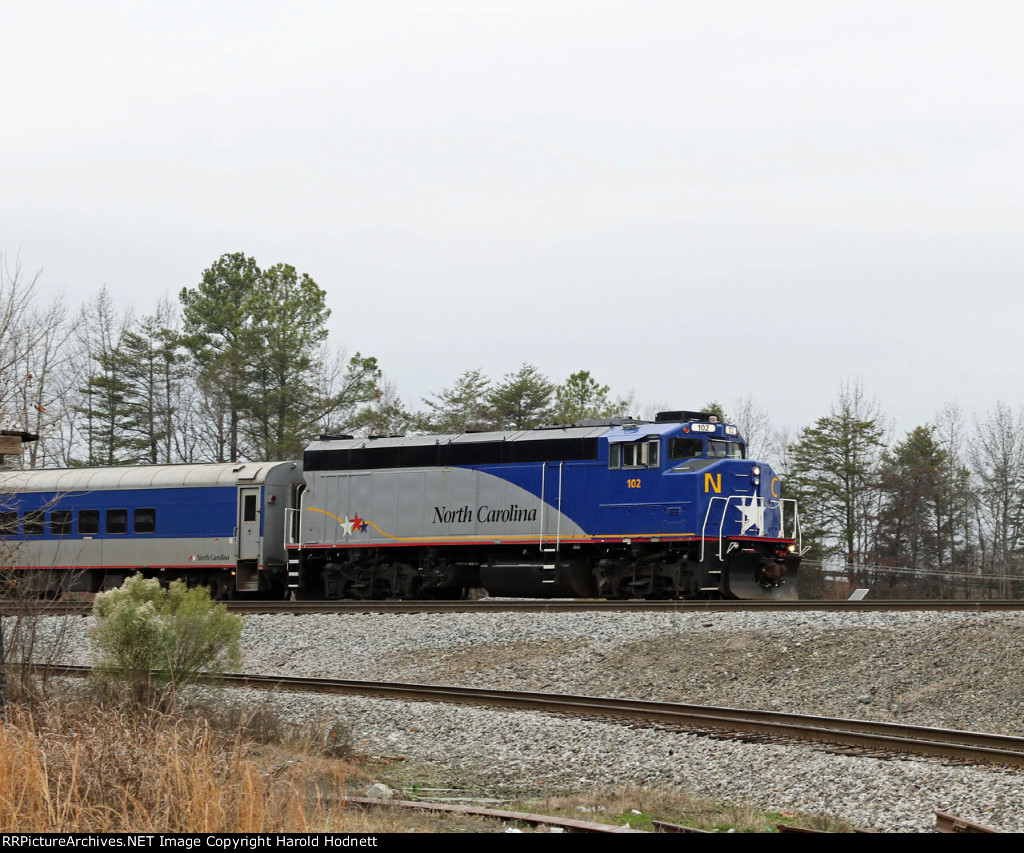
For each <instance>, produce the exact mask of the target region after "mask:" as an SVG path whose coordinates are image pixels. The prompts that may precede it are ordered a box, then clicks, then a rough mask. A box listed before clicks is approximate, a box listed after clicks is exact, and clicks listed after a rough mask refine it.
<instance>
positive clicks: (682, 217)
mask: <svg viewBox="0 0 1024 853" xmlns="http://www.w3.org/2000/svg"><path fill="white" fill-rule="evenodd" d="M1022 42H1024V5H1022V4H1021V3H1019V2H1005V3H1003V2H975V3H970V4H968V3H964V2H945V0H931V2H904V3H900V2H893V0H890V2H884V3H875V2H848V3H836V2H822V0H807V2H764V0H761V2H732V3H709V2H705V3H696V2H686V0H677V1H676V2H622V3H618V2H599V0H584V1H583V2H559V0H545V2H502V0H495V2H480V0H478V1H477V2H447V0H430V2H425V0H420V2H392V0H371V1H370V2H344V0H335V2H289V3H283V2H279V3H275V2H260V0H248V1H247V2H244V3H243V2H202V3H198V2H190V0H179V2H177V3H173V4H172V3H132V2H89V3H81V2H47V0H36V2H33V3H25V2H19V3H13V2H8V0H3V2H2V3H0V71H2V75H3V80H4V83H3V94H4V106H5V110H4V118H3V119H2V121H0V128H2V130H0V170H2V171H0V174H2V180H0V251H4V252H7V253H8V255H15V254H19V253H20V256H21V260H22V262H23V264H24V265H25V267H26V268H28V269H30V270H33V271H34V270H36V269H39V268H42V269H43V276H42V278H41V285H42V288H43V291H44V293H54V292H57V291H63V292H64V293H65V294H66V296H67V297H68V300H69V302H70V303H72V304H73V305H78V304H80V303H81V302H82V301H84V300H87V299H91V298H93V297H94V296H95V295H96V293H98V292H99V290H100V288H101V287H102V286H103V285H106V286H107V287H108V288H109V290H110V292H111V294H112V295H114V296H115V298H117V299H118V300H119V301H120V302H122V304H124V305H126V306H127V305H130V306H132V307H134V308H135V310H136V311H137V312H138V313H146V312H148V311H151V310H152V309H153V308H154V307H155V304H156V301H157V300H158V299H159V297H161V296H163V295H170V296H174V297H176V295H177V293H178V291H179V290H180V289H181V288H182V287H185V286H189V287H191V286H195V285H196V284H198V282H199V279H200V277H201V274H202V271H203V270H204V269H205V268H206V267H208V266H209V265H210V264H211V263H212V262H213V261H214V260H216V259H217V258H218V257H219V256H220V255H221V254H224V253H227V252H237V251H241V252H244V253H246V254H249V255H252V256H254V257H255V258H256V259H257V260H258V261H259V262H260V263H261V264H262V265H268V266H269V265H271V264H273V263H277V262H287V263H290V264H292V265H294V266H295V267H296V268H297V269H298V270H299V271H300V272H306V273H309V274H310V275H311V276H312V277H313V278H314V279H315V280H316V281H317V282H318V283H319V284H320V286H321V287H323V288H324V289H325V290H326V291H327V292H328V294H329V304H330V306H331V308H332V310H333V316H332V319H331V333H332V338H333V340H335V341H336V342H339V343H341V342H343V343H344V344H345V345H346V347H347V349H348V350H349V352H350V353H353V352H355V351H357V350H358V351H361V352H362V353H363V354H367V355H375V356H377V357H378V359H379V360H380V363H381V365H382V367H383V369H384V371H385V373H386V375H387V376H388V378H389V379H391V380H392V381H393V382H394V383H395V384H396V385H397V387H398V391H399V394H400V395H401V396H402V398H403V400H404V401H405V402H406V403H407V405H410V406H412V407H417V406H418V405H419V404H420V398H421V397H423V396H425V395H426V394H428V393H430V392H432V391H436V390H439V389H440V388H441V387H443V386H445V385H449V384H450V383H451V382H452V381H453V380H454V379H455V377H456V376H457V375H458V374H459V373H460V372H461V371H462V370H464V369H466V368H471V367H482V368H483V369H484V370H485V372H487V373H488V374H489V375H491V376H492V377H493V378H500V376H501V375H502V374H503V373H505V372H508V371H511V370H514V369H516V368H517V367H518V366H519V365H520V364H521V363H522V362H524V361H528V362H531V363H533V364H536V365H537V366H538V367H539V368H541V370H542V371H544V372H545V373H547V374H548V375H549V376H550V377H551V378H552V379H554V380H557V381H560V380H562V379H564V378H565V377H566V376H567V375H568V374H569V373H571V372H573V371H575V370H579V369H588V370H590V371H591V372H592V373H593V374H594V376H595V377H596V378H598V379H599V380H600V381H601V382H604V383H607V384H609V385H611V386H612V388H613V391H616V392H618V393H619V394H626V393H629V392H630V391H634V392H635V397H636V400H637V402H638V403H639V404H640V406H646V405H652V404H660V405H663V406H664V407H667V408H673V407H674V408H692V407H697V406H700V405H701V404H703V403H705V402H707V401H709V400H711V399H716V400H719V401H721V402H722V403H724V404H725V405H726V407H727V408H728V407H729V405H730V404H731V403H732V402H733V401H735V400H736V399H738V398H741V397H746V396H753V397H754V398H755V399H756V401H757V402H758V403H759V404H760V405H761V407H762V408H764V409H765V410H767V411H768V412H769V413H770V415H771V416H772V419H773V421H774V422H775V423H776V424H777V425H778V424H789V425H791V426H793V427H800V426H804V425H807V424H809V423H811V422H812V421H813V420H814V419H815V418H816V417H818V416H820V415H822V414H825V413H827V411H828V408H829V405H830V402H831V401H832V400H833V398H834V397H835V393H836V390H837V388H838V386H839V384H840V382H841V381H843V380H844V379H853V380H860V381H861V382H862V383H863V386H864V389H865V391H866V392H867V394H868V395H869V396H870V397H877V399H878V401H879V402H880V404H881V407H882V409H883V410H884V411H885V412H886V413H887V414H888V415H890V416H892V417H893V418H894V419H895V421H896V425H897V427H898V429H899V430H900V431H901V432H902V431H905V430H907V429H910V428H911V427H913V426H916V425H918V424H920V423H923V422H925V421H927V420H929V419H931V418H932V417H933V416H934V415H935V413H936V412H937V411H938V410H939V409H940V408H941V407H942V406H944V405H946V404H948V403H958V404H960V405H961V406H962V407H963V408H964V409H965V410H966V411H967V412H968V413H972V412H973V413H977V414H979V415H980V414H984V413H985V412H986V411H988V410H989V409H990V408H992V407H993V406H994V404H995V402H996V401H1003V402H1006V403H1007V404H1009V405H1010V406H1012V407H1014V408H1016V407H1018V406H1020V405H1022V404H1024V387H1022V383H1021V381H1020V375H1021V361H1022V359H1021V344H1020V339H1021V335H1022V331H1024V322H1022V316H1021V315H1022V303H1024V297H1022V296H1021V295H1020V294H1019V291H1018V288H1019V286H1020V285H1021V283H1022V282H1024V277H1022V271H1024V246H1022V242H1021V233H1022V224H1024V222H1022V219H1024V204H1022V199H1024V193H1022V190H1024V175H1022V170H1021V167H1020V163H1021V159H1022V158H1021V151H1022V150H1024V145H1022V137H1024V74H1022V70H1024V52H1022V50H1021V44H1022Z"/></svg>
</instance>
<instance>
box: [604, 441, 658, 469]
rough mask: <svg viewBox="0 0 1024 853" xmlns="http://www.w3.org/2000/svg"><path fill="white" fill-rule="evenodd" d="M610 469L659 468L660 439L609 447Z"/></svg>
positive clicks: (610, 445)
mask: <svg viewBox="0 0 1024 853" xmlns="http://www.w3.org/2000/svg"><path fill="white" fill-rule="evenodd" d="M608 467H609V468H657V467H658V439H653V440H646V439H645V440H644V441H630V442H623V443H621V444H618V443H616V444H609V445H608Z"/></svg>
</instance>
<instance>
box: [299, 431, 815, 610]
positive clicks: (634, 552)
mask: <svg viewBox="0 0 1024 853" xmlns="http://www.w3.org/2000/svg"><path fill="white" fill-rule="evenodd" d="M746 455H747V454H746V444H745V443H744V441H743V439H742V437H741V436H740V434H739V431H738V429H737V428H736V427H734V426H731V425H727V424H721V423H718V422H716V420H715V418H713V417H711V416H708V415H704V414H701V413H694V412H663V413H661V414H659V415H658V416H657V418H656V420H655V421H654V422H645V421H639V420H627V419H615V420H611V421H594V422H584V423H579V424H574V425H572V426H557V427H545V428H540V429H532V430H525V431H518V432H480V433H463V434H458V435H431V436H402V437H386V438H376V439H355V438H352V437H349V436H341V437H330V436H323V437H321V439H320V440H319V441H316V442H314V443H313V444H311V445H310V446H309V447H308V448H307V450H306V452H305V455H304V460H303V471H304V489H303V491H302V494H301V498H300V503H299V506H297V507H295V508H294V509H293V510H291V511H290V513H292V514H294V515H293V519H292V520H291V522H290V523H289V525H288V526H289V530H291V531H298V537H297V540H293V541H291V542H290V543H289V558H290V564H291V566H290V568H291V572H290V576H291V581H290V585H291V586H292V587H293V589H295V590H296V591H298V592H300V593H303V594H307V595H325V596H327V597H328V598H352V597H355V598H371V599H372V598H387V597H398V598H417V597H423V596H430V597H437V598H449V597H459V596H461V595H462V594H463V593H464V591H465V590H467V589H469V588H472V587H483V588H485V589H486V590H487V591H488V593H489V594H490V595H492V596H528V597H601V598H699V597H716V598H717V597H726V598H795V597H796V583H795V574H796V569H797V567H798V565H799V561H800V556H799V525H798V518H797V511H796V506H795V503H794V502H793V501H789V500H785V499H783V498H782V497H781V490H780V486H779V479H778V477H777V476H776V475H775V474H774V472H773V471H772V469H771V468H770V467H769V466H767V465H766V464H764V463H760V462H755V461H752V460H749V459H747V458H746Z"/></svg>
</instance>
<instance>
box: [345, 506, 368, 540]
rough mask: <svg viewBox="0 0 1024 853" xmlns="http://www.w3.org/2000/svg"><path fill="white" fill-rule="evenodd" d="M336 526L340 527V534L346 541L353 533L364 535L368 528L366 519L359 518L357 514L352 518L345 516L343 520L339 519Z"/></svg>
mask: <svg viewBox="0 0 1024 853" xmlns="http://www.w3.org/2000/svg"><path fill="white" fill-rule="evenodd" d="M338 524H340V525H341V530H342V533H344V535H345V538H346V539H348V537H349V536H351V535H352V534H353V533H365V532H366V528H367V527H369V526H370V525H369V524H368V523H367V522H366V519H364V518H360V517H359V513H358V512H357V513H356V514H355V515H354V516H352V518H349V517H348V516H347V515H346V516H345V518H344V520H342V519H339V520H338Z"/></svg>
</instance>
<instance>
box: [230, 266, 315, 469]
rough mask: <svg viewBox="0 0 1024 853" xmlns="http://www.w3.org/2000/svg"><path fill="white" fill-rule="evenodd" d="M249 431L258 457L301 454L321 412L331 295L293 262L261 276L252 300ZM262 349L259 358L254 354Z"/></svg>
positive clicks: (247, 338) (247, 349) (246, 346)
mask: <svg viewBox="0 0 1024 853" xmlns="http://www.w3.org/2000/svg"><path fill="white" fill-rule="evenodd" d="M248 312H249V315H250V325H249V327H248V328H247V329H246V330H245V334H244V335H243V336H242V337H241V339H240V343H242V345H243V346H242V351H243V352H244V353H247V354H248V356H250V357H247V358H246V370H245V371H244V372H245V374H246V375H247V378H248V383H247V387H246V389H245V390H246V393H245V395H244V398H245V400H246V407H247V423H246V433H247V437H248V438H249V446H250V447H251V448H252V452H253V453H254V455H255V456H256V458H258V459H281V458H289V457H294V456H295V455H296V454H297V453H300V452H301V449H302V446H303V445H304V443H305V441H306V440H307V439H308V438H309V437H310V433H311V432H312V430H313V428H314V424H315V423H316V421H317V419H318V418H319V416H320V414H321V405H322V399H321V396H320V394H319V393H318V391H319V389H318V388H317V386H316V380H315V377H316V374H317V371H318V364H317V362H316V359H317V356H318V354H319V352H320V349H321V346H322V345H323V343H324V341H326V339H327V328H326V324H327V318H328V316H329V315H330V311H329V310H328V309H327V307H326V294H325V293H324V291H323V290H321V289H320V287H319V286H318V285H317V284H316V282H315V281H313V279H312V278H310V277H309V276H308V275H305V274H303V275H302V276H299V275H298V273H297V272H296V271H295V268H294V267H292V266H290V265H288V264H277V265H275V266H273V267H271V268H270V269H268V270H264V271H263V272H261V273H260V274H259V286H258V287H257V288H256V289H255V290H254V291H253V292H252V293H251V294H250V296H249V301H248ZM256 353H259V357H258V358H257V357H254V356H255V355H256Z"/></svg>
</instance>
